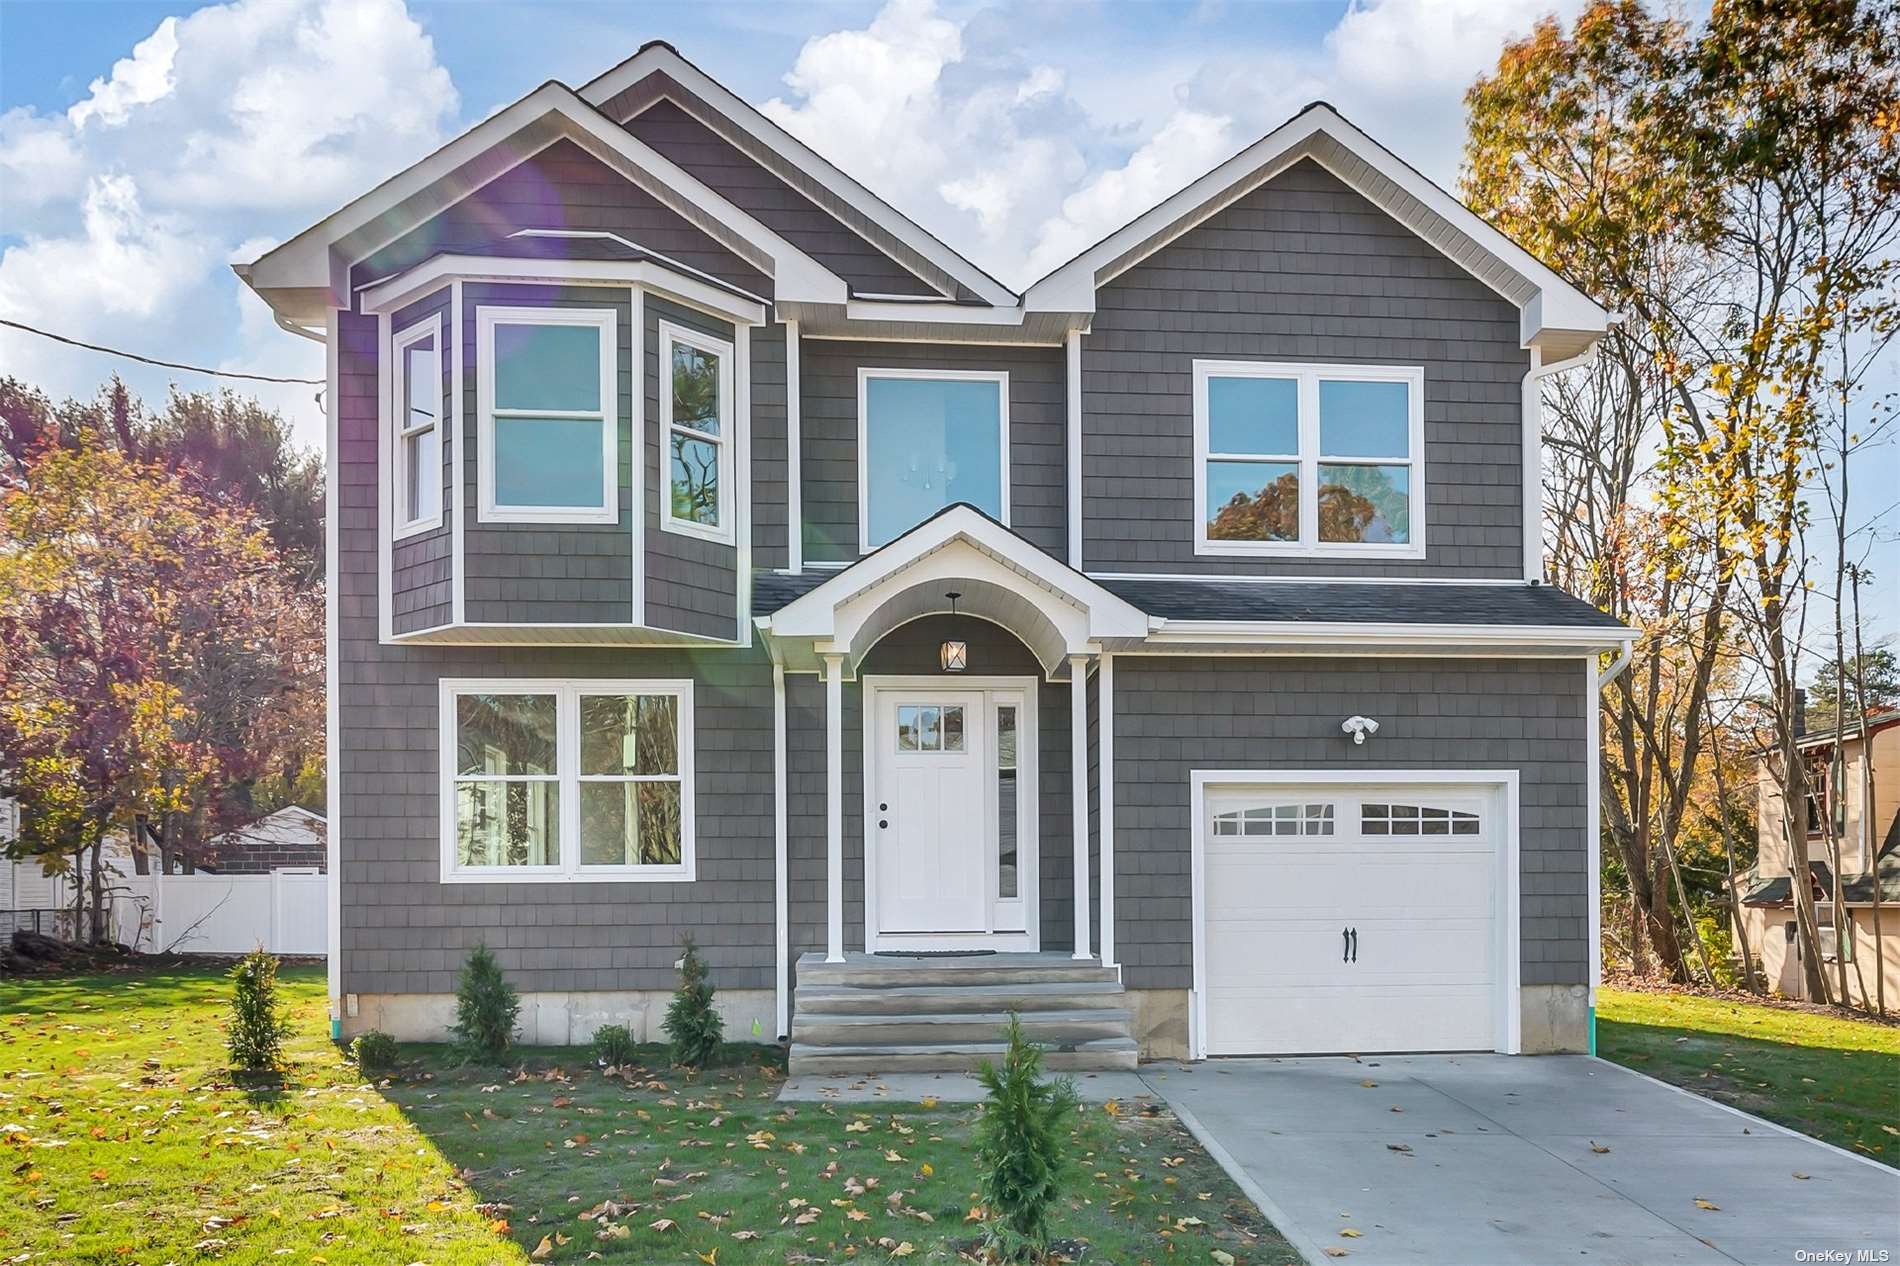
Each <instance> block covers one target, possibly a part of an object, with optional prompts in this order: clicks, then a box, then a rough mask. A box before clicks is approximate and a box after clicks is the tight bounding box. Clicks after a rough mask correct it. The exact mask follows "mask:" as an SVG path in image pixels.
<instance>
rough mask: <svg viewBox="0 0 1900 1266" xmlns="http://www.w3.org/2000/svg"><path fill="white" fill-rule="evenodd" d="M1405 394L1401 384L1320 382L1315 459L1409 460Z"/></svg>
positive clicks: (1408, 410)
mask: <svg viewBox="0 0 1900 1266" xmlns="http://www.w3.org/2000/svg"><path fill="white" fill-rule="evenodd" d="M1409 391H1410V388H1409V387H1408V386H1407V385H1406V384H1405V383H1402V382H1349V381H1345V380H1341V379H1334V378H1322V379H1320V384H1319V455H1320V456H1321V457H1397V458H1404V457H1407V456H1409V455H1410V449H1411V435H1412V424H1411V403H1410V400H1409V398H1408V393H1409Z"/></svg>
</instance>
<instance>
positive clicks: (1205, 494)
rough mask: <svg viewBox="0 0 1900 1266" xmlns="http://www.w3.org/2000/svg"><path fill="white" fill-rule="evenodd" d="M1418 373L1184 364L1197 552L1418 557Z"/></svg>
mask: <svg viewBox="0 0 1900 1266" xmlns="http://www.w3.org/2000/svg"><path fill="white" fill-rule="evenodd" d="M1423 394H1424V375H1423V373H1422V372H1421V371H1420V370H1417V369H1405V368H1386V367H1377V366H1366V365H1294V364H1283V363H1278V362H1271V361H1198V360H1197V361H1195V362H1194V483H1195V507H1196V508H1195V512H1194V513H1195V551H1196V552H1197V553H1201V554H1281V555H1305V556H1309V557H1360V558H1423V557H1424V556H1425V524H1424V469H1425V455H1424V400H1423Z"/></svg>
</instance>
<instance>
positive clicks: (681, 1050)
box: [661, 933, 725, 1068]
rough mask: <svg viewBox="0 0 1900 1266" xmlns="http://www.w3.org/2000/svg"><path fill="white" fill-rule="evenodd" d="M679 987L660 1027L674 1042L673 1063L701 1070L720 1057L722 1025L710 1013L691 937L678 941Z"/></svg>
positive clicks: (709, 990)
mask: <svg viewBox="0 0 1900 1266" xmlns="http://www.w3.org/2000/svg"><path fill="white" fill-rule="evenodd" d="M679 970H680V987H679V988H678V989H677V990H675V991H674V993H673V1001H672V1003H671V1005H669V1006H668V1007H667V1008H666V1022H665V1023H664V1024H663V1025H662V1026H661V1027H662V1028H664V1029H665V1030H666V1035H667V1037H669V1038H671V1039H672V1041H673V1062H674V1063H675V1064H680V1065H683V1066H684V1067H687V1068H704V1067H706V1066H707V1065H708V1064H710V1063H712V1062H713V1060H714V1059H716V1058H717V1057H718V1055H719V1047H720V1044H721V1042H722V1040H723V1037H722V1035H723V1032H724V1028H725V1022H724V1021H723V1020H721V1019H720V1018H719V1013H718V1012H717V1011H714V1010H713V1005H712V1002H713V987H712V983H711V981H709V980H708V979H707V978H706V960H705V959H703V958H701V957H700V956H699V949H698V947H696V946H695V945H694V944H693V938H692V935H691V934H690V933H689V934H688V935H686V936H684V937H681V938H680V961H679Z"/></svg>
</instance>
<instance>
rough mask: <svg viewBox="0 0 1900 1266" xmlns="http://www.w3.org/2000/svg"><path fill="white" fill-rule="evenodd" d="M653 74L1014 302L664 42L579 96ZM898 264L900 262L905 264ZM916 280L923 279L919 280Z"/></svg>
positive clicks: (992, 295) (924, 250)
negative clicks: (674, 85) (667, 80)
mask: <svg viewBox="0 0 1900 1266" xmlns="http://www.w3.org/2000/svg"><path fill="white" fill-rule="evenodd" d="M656 70H659V71H664V72H665V73H666V75H667V77H668V78H670V79H672V80H673V81H674V82H675V83H677V84H679V85H680V87H682V88H684V89H685V90H686V91H687V92H690V93H692V94H693V95H694V96H695V97H697V98H698V99H699V100H700V101H702V102H704V103H705V104H706V106H707V107H708V108H709V109H713V110H717V111H718V112H719V113H720V114H721V115H722V116H723V117H725V118H726V119H728V120H729V121H731V123H732V124H733V125H734V126H736V127H738V128H740V129H742V130H743V131H744V132H745V133H746V134H747V135H749V136H751V137H752V138H753V139H754V140H756V141H758V142H759V143H760V144H762V145H764V146H765V147H766V148H767V149H769V150H771V151H772V152H774V153H776V154H778V155H779V156H780V157H782V158H784V159H786V160H787V161H788V162H790V163H791V164H792V165H793V166H794V167H796V168H798V169H799V170H800V171H802V172H804V173H806V174H807V175H809V176H810V177H811V178H812V179H813V180H815V181H817V182H818V183H819V184H820V185H822V186H824V188H826V189H827V190H829V191H830V192H831V193H833V194H834V195H836V196H837V197H838V198H839V199H840V200H841V201H842V202H844V203H845V204H846V205H848V206H850V207H851V208H852V209H854V210H856V211H857V212H859V213H860V214H861V215H863V216H864V218H865V219H867V220H869V221H870V222H871V223H873V224H876V225H877V226H878V227H879V228H881V229H883V230H884V231H885V232H886V233H889V234H890V235H891V236H892V237H893V238H896V239H897V240H898V241H899V242H901V243H903V244H904V245H905V246H907V247H909V248H910V249H911V250H913V251H915V252H917V254H918V255H920V256H922V257H923V258H924V259H925V260H927V261H929V262H930V263H931V264H934V265H935V266H936V267H938V268H941V269H942V270H943V271H944V272H945V273H947V274H949V275H950V276H951V277H953V278H955V279H956V280H958V281H960V282H962V283H963V284H964V285H966V286H968V287H969V288H970V289H971V290H972V291H974V292H976V293H977V294H978V295H980V296H982V297H983V298H984V299H986V300H987V301H988V302H990V303H995V304H1006V305H1013V304H1015V302H1016V296H1015V294H1013V293H1012V292H1011V291H1010V290H1009V289H1008V288H1007V287H1005V286H1003V285H1002V284H1001V283H999V282H998V281H996V279H995V278H993V277H991V276H990V275H989V274H988V273H985V272H984V271H983V270H982V269H980V268H978V267H977V266H976V265H975V264H972V263H971V262H970V261H969V260H967V259H965V258H963V257H962V256H961V255H959V254H957V253H956V252H955V251H953V250H951V249H950V248H949V247H948V246H946V245H944V244H943V243H942V242H940V241H938V240H937V239H936V238H935V237H933V236H931V235H930V234H929V233H927V232H925V231H924V230H923V229H922V228H920V227H919V226H918V225H916V224H915V223H913V222H912V221H911V220H910V219H909V218H907V217H906V216H904V215H902V214H900V213H899V212H898V211H896V210H894V209H893V208H892V207H891V206H890V205H889V204H888V203H886V202H885V201H884V200H883V199H881V198H879V197H877V196H876V195H875V194H873V193H871V191H870V190H868V189H866V188H865V187H864V186H863V185H861V184H859V183H858V182H857V181H855V180H853V179H851V177H849V176H847V175H846V174H845V173H844V172H842V171H840V170H838V168H836V167H834V166H832V165H831V164H830V163H828V162H826V161H825V160H824V159H823V158H822V157H820V156H819V155H818V154H817V153H816V152H814V151H813V150H812V149H811V148H810V147H809V146H807V145H805V144H804V143H803V142H801V141H799V140H798V139H797V138H796V137H794V136H792V135H791V134H790V133H788V132H786V131H785V130H784V129H783V128H781V127H779V126H778V125H777V124H775V123H773V122H772V121H771V120H769V119H767V118H766V117H765V116H764V115H763V114H760V113H759V112H758V111H757V110H755V109H753V108H752V107H751V106H750V105H748V104H747V103H746V102H745V101H743V100H741V99H740V98H739V97H737V96H736V95H734V94H733V93H732V92H731V91H730V90H728V89H727V88H726V87H725V85H723V84H721V83H719V82H717V81H716V80H714V79H712V78H711V77H710V76H708V75H707V74H706V73H705V72H703V71H702V70H700V69H699V67H697V66H695V65H693V64H692V63H691V62H689V61H687V60H686V59H685V58H683V57H681V56H680V55H679V53H678V52H676V51H675V50H673V49H672V48H670V47H668V46H667V45H665V44H660V43H653V44H648V45H647V46H646V47H644V48H642V49H641V50H640V51H639V52H638V53H636V54H634V55H633V56H632V57H630V58H628V59H627V60H626V61H624V62H622V63H620V64H619V65H618V66H615V67H614V68H613V69H612V70H610V71H608V72H607V73H606V74H604V75H601V76H599V77H598V78H596V79H593V80H592V81H590V82H588V83H586V84H584V85H582V87H581V96H582V98H584V99H585V100H587V101H589V102H591V103H593V104H594V105H596V106H598V105H602V104H604V103H605V102H607V101H609V100H611V99H612V98H613V97H615V96H617V95H619V94H620V93H621V92H623V91H625V90H626V89H627V88H629V87H631V86H633V85H634V84H636V83H638V82H640V81H641V80H642V79H645V78H646V77H647V76H648V75H650V74H652V73H653V72H654V71H656ZM834 218H835V217H834ZM897 262H898V263H900V264H901V263H902V262H903V261H901V260H899V261H897ZM919 280H924V279H922V278H919Z"/></svg>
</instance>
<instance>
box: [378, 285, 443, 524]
mask: <svg viewBox="0 0 1900 1266" xmlns="http://www.w3.org/2000/svg"><path fill="white" fill-rule="evenodd" d="M391 350H392V355H391V357H390V399H391V403H392V405H393V406H394V408H393V410H392V414H393V421H394V432H395V433H394V439H395V443H394V445H393V446H392V452H391V461H392V462H393V463H394V466H393V470H394V476H395V477H394V479H393V480H392V486H393V487H394V488H395V495H396V505H395V529H396V535H397V536H399V537H400V536H406V535H408V534H409V533H411V532H420V531H424V530H426V529H428V528H433V527H439V526H441V523H442V395H443V393H442V318H441V317H440V316H434V317H430V318H429V319H428V320H427V321H424V322H422V323H420V324H418V325H413V326H410V327H409V328H408V329H406V330H403V331H402V332H400V333H399V334H397V335H396V337H395V340H394V343H393V347H392V349H391Z"/></svg>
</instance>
